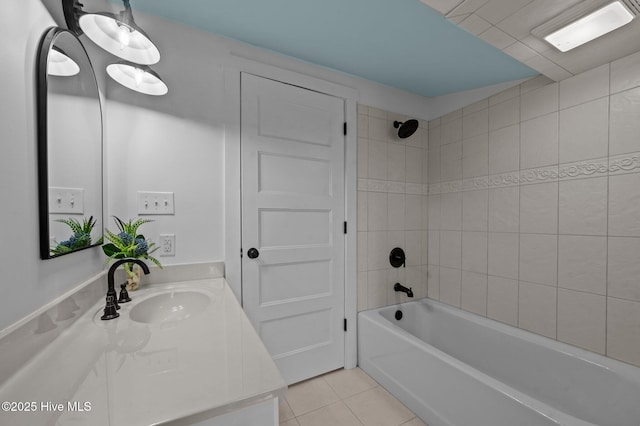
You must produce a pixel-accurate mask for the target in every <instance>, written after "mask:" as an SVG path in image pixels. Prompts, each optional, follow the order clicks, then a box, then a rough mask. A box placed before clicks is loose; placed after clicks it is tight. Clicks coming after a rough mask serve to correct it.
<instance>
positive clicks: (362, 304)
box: [357, 271, 369, 312]
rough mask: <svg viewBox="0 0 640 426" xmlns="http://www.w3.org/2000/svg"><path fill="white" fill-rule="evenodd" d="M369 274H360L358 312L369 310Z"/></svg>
mask: <svg viewBox="0 0 640 426" xmlns="http://www.w3.org/2000/svg"><path fill="white" fill-rule="evenodd" d="M368 275H369V274H368V272H366V271H365V272H359V273H358V290H357V291H358V312H360V311H365V310H367V309H369V306H368V305H369V300H368V296H367V290H368V286H369V285H368V281H367V278H368Z"/></svg>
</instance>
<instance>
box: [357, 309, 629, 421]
mask: <svg viewBox="0 0 640 426" xmlns="http://www.w3.org/2000/svg"><path fill="white" fill-rule="evenodd" d="M398 309H400V310H401V311H402V313H403V318H402V319H401V320H399V321H398V320H396V319H395V317H394V315H395V313H396V311H397V310H398ZM358 360H359V364H360V367H361V368H362V369H363V370H364V371H366V372H367V373H368V374H369V375H371V376H372V377H373V378H374V379H376V380H377V381H378V382H379V383H380V384H382V385H383V386H384V387H385V388H386V389H387V390H389V391H390V392H391V393H392V394H393V395H395V396H396V397H397V398H398V399H399V400H400V401H402V402H403V403H404V404H405V405H406V406H407V407H409V408H410V409H411V410H412V411H413V412H414V413H416V414H417V415H418V416H420V417H421V418H422V419H423V420H424V421H425V422H427V423H428V424H429V426H444V425H446V426H546V425H563V426H588V425H600V426H640V368H637V367H633V366H631V365H628V364H624V363H621V362H617V361H615V360H612V359H609V358H605V357H603V356H600V355H597V354H593V353H591V352H587V351H584V350H581V349H579V348H575V347H573V346H569V345H566V344H563V343H560V342H557V341H555V340H551V339H547V338H545V337H542V336H538V335H536V334H533V333H529V332H527V331H524V330H520V329H517V328H515V327H510V326H508V325H505V324H501V323H499V322H496V321H492V320H490V319H487V318H483V317H480V316H478V315H474V314H470V313H467V312H464V311H461V310H458V309H454V308H451V307H449V306H447V305H443V304H441V303H438V302H435V301H432V300H427V299H422V300H417V301H414V302H409V303H404V304H402V305H397V306H392V307H387V308H381V309H374V310H370V311H365V312H361V313H360V314H359V315H358Z"/></svg>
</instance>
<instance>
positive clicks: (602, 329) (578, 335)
mask: <svg viewBox="0 0 640 426" xmlns="http://www.w3.org/2000/svg"><path fill="white" fill-rule="evenodd" d="M606 309H607V300H606V297H605V296H600V295H596V294H589V293H583V292H580V291H572V290H565V289H562V288H559V289H558V340H560V341H561V342H565V343H569V344H570V345H575V346H578V347H581V348H583V349H587V350H589V351H592V352H597V353H599V354H604V353H605V349H606V348H605V341H606V337H605V333H606V319H607V314H606Z"/></svg>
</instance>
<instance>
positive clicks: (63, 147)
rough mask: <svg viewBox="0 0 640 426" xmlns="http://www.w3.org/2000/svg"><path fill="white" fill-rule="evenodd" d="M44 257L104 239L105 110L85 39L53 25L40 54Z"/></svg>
mask: <svg viewBox="0 0 640 426" xmlns="http://www.w3.org/2000/svg"><path fill="white" fill-rule="evenodd" d="M38 187H39V213H40V214H39V216H40V219H39V220H40V257H41V258H42V259H50V258H52V257H56V256H61V255H65V254H69V253H73V252H75V251H78V250H83V249H86V248H89V247H93V246H96V245H100V244H102V232H103V219H102V197H103V194H102V110H101V105H100V95H99V91H98V85H97V82H96V78H95V74H94V72H93V67H92V66H91V62H90V60H89V57H88V55H87V53H86V51H85V49H84V47H83V46H82V44H81V43H80V40H78V38H77V37H76V36H75V35H74V34H72V33H71V32H69V31H67V30H63V29H61V28H51V29H50V30H49V31H47V33H46V34H45V35H44V37H43V39H42V42H41V44H40V50H39V56H38Z"/></svg>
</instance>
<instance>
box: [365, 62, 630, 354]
mask: <svg viewBox="0 0 640 426" xmlns="http://www.w3.org/2000/svg"><path fill="white" fill-rule="evenodd" d="M428 148H429V149H428V159H429V161H428V171H429V172H428V179H429V180H428V182H429V191H428V193H429V195H428V216H429V223H428V225H429V235H428V248H429V256H428V264H429V283H428V285H429V287H428V288H429V292H428V295H429V297H431V298H434V299H438V300H441V301H443V302H445V303H448V304H450V305H453V306H456V307H460V308H462V309H464V310H467V311H471V312H474V313H477V314H480V315H484V316H487V317H490V318H493V319H496V320H498V321H502V322H505V323H508V324H511V325H514V326H517V327H520V328H523V329H526V330H529V331H532V332H535V333H538V334H541V335H544V336H547V337H550V338H553V339H557V340H560V341H563V342H566V343H569V344H572V345H575V346H579V347H582V348H585V349H588V350H590V351H594V352H598V353H601V354H605V355H607V356H610V357H612V358H616V359H619V360H622V361H626V362H629V363H632V364H635V365H639V366H640V54H635V55H632V56H629V57H626V58H623V59H620V60H618V61H615V62H612V63H610V64H606V65H604V66H601V67H598V68H596V69H593V70H591V71H588V72H585V73H583V74H580V75H577V76H575V77H572V78H570V79H567V80H563V81H561V82H559V83H552V82H549V81H548V80H546V79H545V78H544V77H539V78H537V79H534V80H531V81H529V82H526V83H523V84H521V85H519V86H517V87H513V88H512V89H509V90H506V91H504V92H502V93H500V94H497V95H495V96H493V97H490V98H488V99H485V100H483V101H481V102H477V103H475V104H473V105H470V106H468V107H466V108H463V109H461V110H458V111H454V112H452V113H450V114H448V115H446V116H443V117H441V118H440V119H436V120H433V121H431V122H429V136H428ZM369 195H370V194H369ZM423 238H424V237H423ZM370 280H371V279H370Z"/></svg>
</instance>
